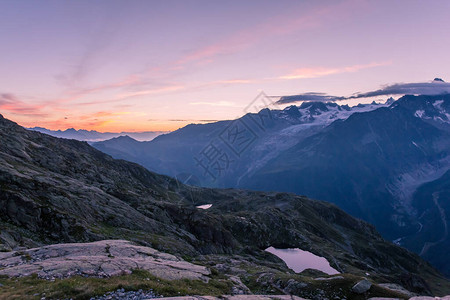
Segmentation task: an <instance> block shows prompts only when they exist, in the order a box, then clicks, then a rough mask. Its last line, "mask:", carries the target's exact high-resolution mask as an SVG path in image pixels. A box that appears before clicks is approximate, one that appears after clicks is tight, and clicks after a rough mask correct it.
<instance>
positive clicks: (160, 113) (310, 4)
mask: <svg viewBox="0 0 450 300" xmlns="http://www.w3.org/2000/svg"><path fill="white" fill-rule="evenodd" d="M449 11H450V2H449V1H358V0H351V1H261V0H254V1H242V0H241V1H211V0H205V1H199V0H198V1H189V0H179V1H171V0H164V1H163V0H161V1H111V0H108V1H39V2H36V1H16V0H11V1H7V0H2V1H1V2H0V45H1V47H0V70H1V72H0V113H2V114H3V115H4V116H5V117H8V118H10V119H13V120H15V121H17V122H19V123H20V124H22V125H24V126H43V127H47V128H51V129H65V128H68V127H75V128H77V129H78V128H85V129H96V130H99V131H142V130H173V129H176V128H179V127H181V126H184V125H186V124H188V123H193V122H201V121H202V120H219V119H230V118H235V117H238V116H240V115H242V114H243V110H244V108H245V107H246V106H247V104H248V103H249V102H251V101H252V100H253V99H254V98H255V97H256V96H257V95H258V93H259V92H260V91H264V92H265V93H266V94H268V95H277V96H283V95H295V94H301V93H307V92H323V93H327V94H330V95H338V96H350V95H352V94H354V93H357V92H361V93H364V92H369V91H373V90H378V89H380V88H381V87H382V86H383V85H385V84H393V83H406V82H408V83H410V82H426V81H429V80H432V79H433V78H435V77H441V78H443V79H444V80H445V79H448V78H450V59H449V55H448V48H449V46H450V45H449V38H448V37H449V36H450V18H449ZM384 99H385V97H384V98H383V97H377V98H374V99H362V100H361V99H358V101H357V102H364V101H372V100H384ZM352 101H355V100H352Z"/></svg>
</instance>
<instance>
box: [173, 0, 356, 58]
mask: <svg viewBox="0 0 450 300" xmlns="http://www.w3.org/2000/svg"><path fill="white" fill-rule="evenodd" d="M358 3H360V1H357V0H349V1H344V2H341V3H338V4H333V5H328V6H323V7H320V8H318V9H314V10H313V11H309V12H306V13H303V14H301V13H299V11H300V9H299V10H298V11H295V12H293V13H292V14H290V15H280V16H277V17H274V18H271V19H270V20H269V21H268V22H265V23H262V24H258V25H257V26H254V27H251V28H247V29H244V30H242V31H239V32H236V33H235V34H233V35H231V36H229V37H226V38H224V39H222V40H220V41H218V42H216V43H213V44H211V45H208V46H205V47H202V48H199V49H197V50H195V51H193V52H192V53H190V54H187V55H185V56H184V57H182V58H180V59H179V60H178V61H176V64H177V65H184V64H188V63H198V64H203V63H208V62H212V61H214V58H215V57H217V56H220V55H226V54H233V53H236V52H239V51H243V50H245V49H247V48H249V47H251V46H253V45H255V44H257V43H260V42H262V41H263V40H265V39H272V38H274V37H276V36H281V35H288V34H292V33H295V32H298V31H300V30H306V29H310V28H313V27H317V26H320V25H322V24H323V23H324V22H327V21H329V20H332V19H340V18H344V17H345V16H347V15H348V14H350V13H351V11H352V10H351V8H354V6H355V5H356V4H358Z"/></svg>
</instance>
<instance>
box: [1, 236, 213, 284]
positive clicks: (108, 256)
mask: <svg viewBox="0 0 450 300" xmlns="http://www.w3.org/2000/svg"><path fill="white" fill-rule="evenodd" d="M135 269H143V270H146V271H149V272H150V273H151V274H152V275H154V276H156V277H158V278H162V279H168V280H175V279H183V278H185V279H200V280H204V281H207V280H208V277H207V275H209V274H210V271H209V270H208V269H207V268H205V267H202V266H198V265H194V264H191V263H189V262H186V261H184V260H182V259H180V258H177V257H175V256H173V255H171V254H167V253H162V252H159V251H157V250H155V249H152V248H149V247H143V246H136V245H133V244H132V243H130V242H128V241H122V240H105V241H98V242H93V243H80V244H56V245H50V246H44V247H40V248H34V249H28V250H23V251H13V252H8V253H0V275H7V276H10V277H23V276H30V275H32V274H37V275H38V276H39V277H41V278H45V279H55V278H66V277H71V276H75V275H80V276H90V277H110V276H117V275H124V274H131V272H132V271H133V270H135Z"/></svg>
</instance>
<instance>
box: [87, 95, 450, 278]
mask: <svg viewBox="0 0 450 300" xmlns="http://www.w3.org/2000/svg"><path fill="white" fill-rule="evenodd" d="M266 111H267V110H266ZM260 114H261V113H260ZM260 114H247V115H246V116H244V117H243V118H241V119H238V120H234V121H225V122H219V123H213V124H206V125H189V126H186V127H184V128H182V129H180V130H178V131H176V132H174V133H171V134H168V135H164V136H160V137H158V138H156V139H155V140H154V141H151V142H147V143H128V145H125V144H123V143H122V144H121V145H120V148H119V147H117V146H116V142H114V141H112V140H109V141H105V142H102V143H96V144H94V146H95V147H96V148H98V149H100V150H101V151H104V152H106V153H109V154H111V155H113V156H114V157H117V158H123V159H126V160H131V161H134V162H138V163H140V164H142V165H143V166H145V167H147V168H148V169H150V170H153V171H157V172H161V173H164V174H168V175H171V176H177V175H178V174H190V175H191V178H194V179H195V181H196V182H199V183H200V184H201V185H204V186H212V187H238V188H249V189H255V190H264V191H281V192H292V193H296V194H299V195H307V196H308V197H311V198H316V199H321V200H326V201H328V202H332V203H335V204H337V205H338V206H339V207H341V208H343V209H344V210H345V211H346V212H348V213H350V214H352V215H354V216H357V217H360V218H363V219H365V220H367V221H369V222H371V223H373V224H374V225H375V226H376V227H377V229H378V230H380V232H381V233H382V234H383V236H384V237H386V238H388V239H391V240H393V241H395V242H396V243H399V244H401V245H404V246H405V247H408V248H409V249H411V250H414V251H416V253H418V254H421V255H423V256H424V257H426V258H427V259H429V260H430V261H431V262H432V263H434V265H435V266H437V267H439V268H440V269H441V270H442V271H444V272H445V273H446V274H448V275H450V269H449V267H448V265H447V264H446V262H447V261H449V260H450V257H449V256H448V255H449V254H446V253H445V250H440V249H446V247H445V245H447V244H446V243H448V235H447V234H446V232H447V231H446V228H447V226H448V221H447V220H448V219H449V217H447V216H448V210H446V209H445V207H446V204H447V203H448V202H449V200H448V199H449V198H448V197H446V196H445V195H446V190H445V183H446V182H448V181H447V179H448V175H446V172H447V171H448V170H449V169H450V156H449V153H450V135H449V133H450V95H436V96H404V97H402V98H400V99H399V100H397V101H395V102H392V101H389V102H388V103H386V104H385V105H375V104H373V105H365V106H361V107H353V108H349V107H345V106H338V105H337V104H324V103H304V104H303V105H302V106H300V107H295V106H292V107H289V108H286V109H285V110H282V111H270V112H269V113H267V112H266V113H265V114H270V116H271V117H270V118H265V119H263V120H264V121H265V122H264V125H263V126H258V122H255V120H260V119H262V118H261V116H260ZM262 114H263V115H264V111H262ZM240 123H242V124H248V127H249V128H250V130H248V131H249V132H250V134H248V136H247V137H246V139H244V138H242V140H241V141H242V142H243V141H245V140H248V138H252V137H254V138H253V141H252V142H251V143H250V144H249V146H248V147H247V148H246V149H245V151H242V152H240V153H238V154H239V155H234V156H233V153H232V151H231V150H230V147H229V146H230V145H229V144H230V143H229V141H228V140H226V139H224V138H223V136H224V135H223V134H224V133H225V137H227V136H230V128H233V126H234V127H238V126H237V125H236V124H238V125H239V124H240ZM233 124H234V125H233ZM259 125H261V123H259ZM241 131H242V130H241ZM234 132H239V128H238V129H237V130H235V131H234ZM231 133H233V132H231ZM231 135H232V134H231ZM221 137H222V138H221ZM235 140H236V139H235ZM215 142H216V144H214V143H215ZM211 143H213V145H214V146H215V148H218V149H220V150H221V151H223V152H225V153H229V155H228V156H229V157H231V158H232V159H231V160H230V162H229V163H228V168H226V169H225V168H224V167H223V164H222V170H221V173H220V174H216V173H214V175H216V176H215V177H214V178H213V176H210V173H211V172H209V171H210V170H211V169H209V170H205V168H203V165H202V164H199V162H198V157H204V154H205V153H206V152H208V151H212V150H213V148H212V147H211V146H209V148H208V145H210V144H211ZM227 151H228V152H227ZM209 153H211V152H209ZM204 161H205V160H204ZM204 161H203V162H204ZM211 168H212V167H211ZM431 187H433V188H436V190H434V189H432V188H431ZM436 193H437V194H436ZM433 194H435V195H438V198H437V199H438V200H436V201H437V202H438V203H442V205H441V204H439V205H440V206H439V207H440V208H442V209H440V208H439V207H438V206H437V205H436V203H435V201H434V200H433V199H436V197H434V198H433V196H432V195H433ZM441 216H445V218H443V217H441ZM444 224H445V226H444ZM431 232H433V234H430V233H431Z"/></svg>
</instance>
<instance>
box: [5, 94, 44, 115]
mask: <svg viewBox="0 0 450 300" xmlns="http://www.w3.org/2000/svg"><path fill="white" fill-rule="evenodd" d="M44 108H45V106H44V105H41V104H29V103H26V102H24V101H23V100H21V99H19V98H18V97H17V96H16V95H14V94H11V93H1V94H0V109H1V110H4V111H8V112H10V113H14V114H20V115H25V116H32V117H44V116H47V113H45V112H44V111H43V110H44Z"/></svg>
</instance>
